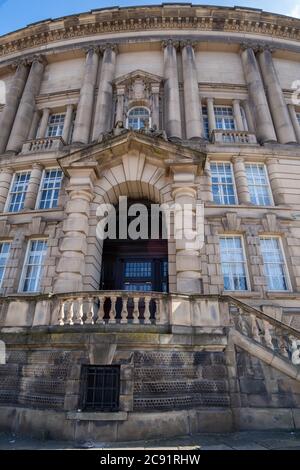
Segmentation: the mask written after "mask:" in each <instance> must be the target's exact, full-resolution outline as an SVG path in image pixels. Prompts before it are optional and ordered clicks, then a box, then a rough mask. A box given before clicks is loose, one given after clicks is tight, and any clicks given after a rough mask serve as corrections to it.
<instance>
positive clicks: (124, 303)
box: [121, 295, 128, 323]
mask: <svg viewBox="0 0 300 470" xmlns="http://www.w3.org/2000/svg"><path fill="white" fill-rule="evenodd" d="M127 300H128V298H127V296H125V295H123V297H122V311H121V323H127V315H128V311H127Z"/></svg>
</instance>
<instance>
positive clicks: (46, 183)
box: [38, 169, 62, 209]
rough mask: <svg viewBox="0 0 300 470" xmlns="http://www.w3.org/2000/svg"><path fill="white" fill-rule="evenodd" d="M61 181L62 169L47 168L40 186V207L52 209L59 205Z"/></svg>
mask: <svg viewBox="0 0 300 470" xmlns="http://www.w3.org/2000/svg"><path fill="white" fill-rule="evenodd" d="M61 182H62V171H61V170H58V169H53V170H45V172H44V176H43V179H42V183H41V188H40V196H39V203H38V208H39V209H52V208H55V207H57V205H58V197H59V191H60V187H61Z"/></svg>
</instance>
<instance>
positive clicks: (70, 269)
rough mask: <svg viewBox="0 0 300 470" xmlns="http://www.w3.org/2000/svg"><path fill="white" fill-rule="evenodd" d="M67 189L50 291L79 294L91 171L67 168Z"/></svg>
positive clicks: (94, 176)
mask: <svg viewBox="0 0 300 470" xmlns="http://www.w3.org/2000/svg"><path fill="white" fill-rule="evenodd" d="M69 175H70V183H69V185H68V187H67V192H68V194H69V200H68V202H67V204H66V209H65V212H66V215H67V217H66V219H65V220H64V223H63V239H62V241H61V244H60V252H61V256H60V259H59V262H58V265H57V268H56V272H57V278H56V280H55V283H54V292H65V293H66V292H80V291H82V290H83V276H84V274H85V257H86V254H87V236H88V232H89V214H90V202H91V200H92V198H93V183H94V181H95V178H96V175H95V172H94V169H91V168H86V169H83V168H80V169H70V170H69Z"/></svg>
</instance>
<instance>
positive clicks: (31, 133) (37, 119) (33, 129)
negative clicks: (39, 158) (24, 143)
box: [28, 110, 41, 140]
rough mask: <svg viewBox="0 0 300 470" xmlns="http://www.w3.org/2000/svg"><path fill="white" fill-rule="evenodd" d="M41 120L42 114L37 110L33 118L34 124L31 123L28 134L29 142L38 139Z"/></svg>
mask: <svg viewBox="0 0 300 470" xmlns="http://www.w3.org/2000/svg"><path fill="white" fill-rule="evenodd" d="M40 119H41V114H40V112H39V111H38V110H36V111H35V112H34V115H33V118H32V123H31V127H30V131H29V134H28V140H33V139H35V138H36V136H37V130H38V127H39V122H40Z"/></svg>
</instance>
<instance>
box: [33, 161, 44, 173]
mask: <svg viewBox="0 0 300 470" xmlns="http://www.w3.org/2000/svg"><path fill="white" fill-rule="evenodd" d="M32 169H33V170H40V171H43V169H44V165H42V164H41V163H38V162H36V163H33V165H32Z"/></svg>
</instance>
